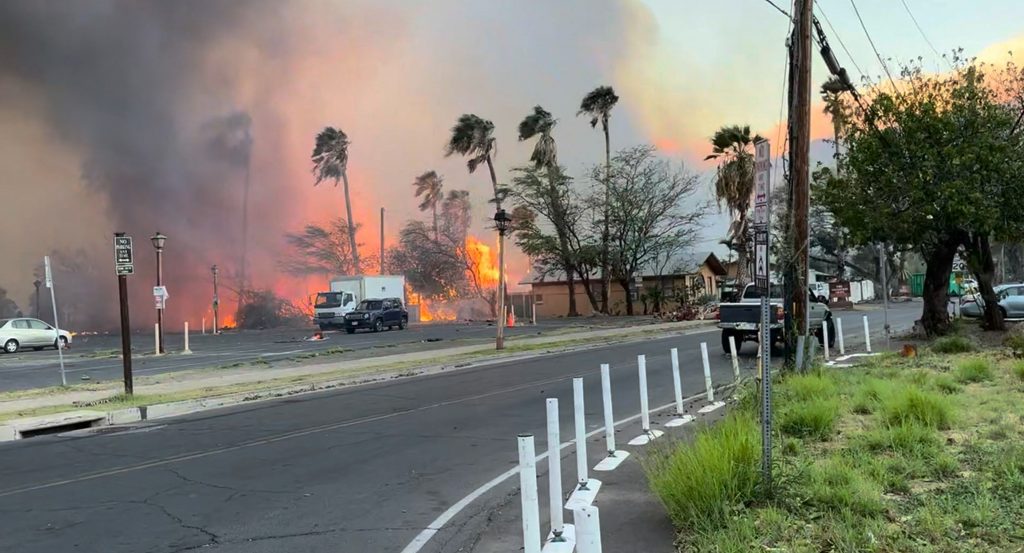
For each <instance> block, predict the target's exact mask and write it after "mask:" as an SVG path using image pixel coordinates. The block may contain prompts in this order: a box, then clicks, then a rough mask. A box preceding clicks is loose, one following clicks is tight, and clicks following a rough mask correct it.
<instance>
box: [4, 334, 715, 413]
mask: <svg viewBox="0 0 1024 553" xmlns="http://www.w3.org/2000/svg"><path fill="white" fill-rule="evenodd" d="M713 323H714V321H684V322H673V323H658V324H652V325H644V326H636V327H628V328H611V329H602V330H591V331H585V332H575V333H564V334H553V335H547V336H538V337H530V338H516V339H512V340H509V341H507V342H506V350H505V351H503V352H495V351H494V349H493V348H494V346H493V345H492V344H474V345H467V346H457V347H451V348H444V349H436V350H428V351H416V352H408V353H399V354H392V355H382V356H377V357H367V358H361V359H352V360H339V361H333V362H325V363H317V364H304V365H293V366H283V367H274V366H272V365H267V364H260V365H247V366H241V367H236V368H231V369H197V370H191V371H181V372H175V373H166V374H160V375H154V376H147V377H140V378H136V379H135V394H136V396H141V397H150V398H153V400H154V401H155V402H161V401H160V399H161V398H163V401H162V402H169V401H174V400H175V399H187V400H188V401H191V402H193V403H196V407H197V409H198V408H210V407H212V406H224V405H229V404H231V403H234V402H240V401H251V400H253V399H259V398H260V397H266V396H272V397H277V396H280V395H290V394H294V393H301V392H308V391H313V390H318V389H324V388H334V387H339V386H345V385H352V384H358V383H364V382H367V381H374V380H380V379H385V378H399V377H406V376H415V375H420V374H428V373H433V372H438V371H443V370H451V369H458V368H464V367H468V366H471V365H475V366H479V365H481V364H486V363H490V362H497V361H507V360H509V359H516V358H525V357H532V356H535V355H537V354H538V352H536V351H534V350H538V349H544V348H559V349H560V350H565V349H575V348H580V347H592V346H594V345H606V344H609V343H613V342H622V341H633V340H638V339H644V338H647V337H651V336H671V335H673V334H685V333H691V332H695V331H697V332H699V331H704V330H713ZM75 388H78V389H75ZM46 392H47V393H40V394H32V393H25V394H12V397H11V398H10V399H5V400H0V416H4V415H5V414H7V415H9V414H11V413H32V412H33V411H38V410H40V409H47V408H53V409H54V410H60V408H61V407H62V406H63V407H66V410H73V409H83V408H85V409H88V408H99V409H102V408H103V405H104V402H107V401H109V400H110V399H111V398H114V397H116V396H118V395H119V394H120V392H121V386H120V383H117V382H111V383H107V384H106V385H105V386H104V387H103V388H101V389H95V388H91V387H90V386H88V385H85V386H73V387H71V389H68V390H66V391H63V390H59V389H56V390H55V389H47V390H46ZM175 396H178V397H177V398H176V397H175ZM236 396H239V397H236ZM149 407H150V409H149V411H157V412H159V411H158V410H154V409H153V408H152V406H149ZM197 409H192V410H193V411H194V410H197ZM184 412H188V411H184ZM143 418H146V417H143ZM150 418H152V417H150ZM111 422H116V421H113V420H111ZM8 424H13V422H9V423H8Z"/></svg>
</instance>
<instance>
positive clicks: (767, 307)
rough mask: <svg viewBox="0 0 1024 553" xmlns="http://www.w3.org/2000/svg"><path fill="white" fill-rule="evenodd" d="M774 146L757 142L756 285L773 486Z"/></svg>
mask: <svg viewBox="0 0 1024 553" xmlns="http://www.w3.org/2000/svg"><path fill="white" fill-rule="evenodd" d="M771 167H772V163H771V145H770V144H769V143H768V141H767V140H762V141H760V142H758V143H756V144H754V170H755V173H754V253H755V256H754V257H755V266H754V269H755V270H754V285H755V286H756V287H757V288H758V290H759V291H760V293H761V339H760V342H761V366H762V367H763V372H762V373H761V374H762V376H761V444H762V445H761V478H762V482H763V484H764V487H765V489H766V490H770V489H771V485H772V372H771V367H772V364H771V355H772V354H771V351H772V348H771V346H772V331H771V315H772V313H771V311H772V308H771V297H770V296H771V295H772V294H771V279H770V274H771V269H770V265H769V261H770V259H769V255H768V248H769V245H770V244H771V236H770V234H771Z"/></svg>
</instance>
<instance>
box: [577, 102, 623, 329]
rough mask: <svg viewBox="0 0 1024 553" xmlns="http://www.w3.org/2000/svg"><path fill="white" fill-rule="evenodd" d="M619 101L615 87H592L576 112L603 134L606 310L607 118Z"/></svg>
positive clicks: (604, 295)
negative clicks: (588, 119) (585, 117)
mask: <svg viewBox="0 0 1024 553" xmlns="http://www.w3.org/2000/svg"><path fill="white" fill-rule="evenodd" d="M618 102H619V97H618V95H616V94H615V89H613V88H612V87H610V86H599V87H597V88H595V89H594V90H591V91H590V92H588V93H587V95H586V96H584V97H583V101H582V102H580V110H579V111H578V112H577V113H576V115H577V116H579V115H586V116H587V117H590V126H591V127H593V128H596V127H597V124H598V123H600V124H601V131H602V132H603V133H604V175H603V179H602V182H603V183H604V201H603V202H602V210H601V215H602V217H601V225H602V228H601V231H602V232H601V252H600V256H601V257H600V265H601V312H602V313H608V293H609V292H608V290H609V288H610V285H611V271H610V270H609V257H608V255H609V253H608V252H609V243H610V238H609V221H608V217H609V209H610V199H609V187H610V184H609V180H610V178H611V167H612V145H611V137H610V135H609V133H608V121H609V119H610V118H611V114H612V108H614V107H615V104H617V103H618Z"/></svg>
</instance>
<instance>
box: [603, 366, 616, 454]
mask: <svg viewBox="0 0 1024 553" xmlns="http://www.w3.org/2000/svg"><path fill="white" fill-rule="evenodd" d="M601 396H602V399H603V400H604V440H605V442H606V443H607V444H608V456H613V455H615V415H614V414H613V413H612V376H611V368H610V367H609V366H608V363H602V364H601Z"/></svg>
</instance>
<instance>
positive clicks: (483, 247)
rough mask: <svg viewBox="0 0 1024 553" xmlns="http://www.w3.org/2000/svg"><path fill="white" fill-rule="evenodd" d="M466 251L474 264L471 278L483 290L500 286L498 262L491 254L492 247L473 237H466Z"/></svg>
mask: <svg viewBox="0 0 1024 553" xmlns="http://www.w3.org/2000/svg"><path fill="white" fill-rule="evenodd" d="M466 251H467V253H468V254H469V259H470V261H471V262H472V264H473V273H474V274H472V275H470V276H471V277H473V278H475V279H476V282H477V284H479V285H480V287H481V288H494V287H496V286H497V285H498V260H497V259H496V258H495V256H494V255H493V254H492V253H491V247H490V246H488V245H487V244H484V243H483V242H481V241H479V240H477V239H476V238H474V237H472V236H468V237H466Z"/></svg>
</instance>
